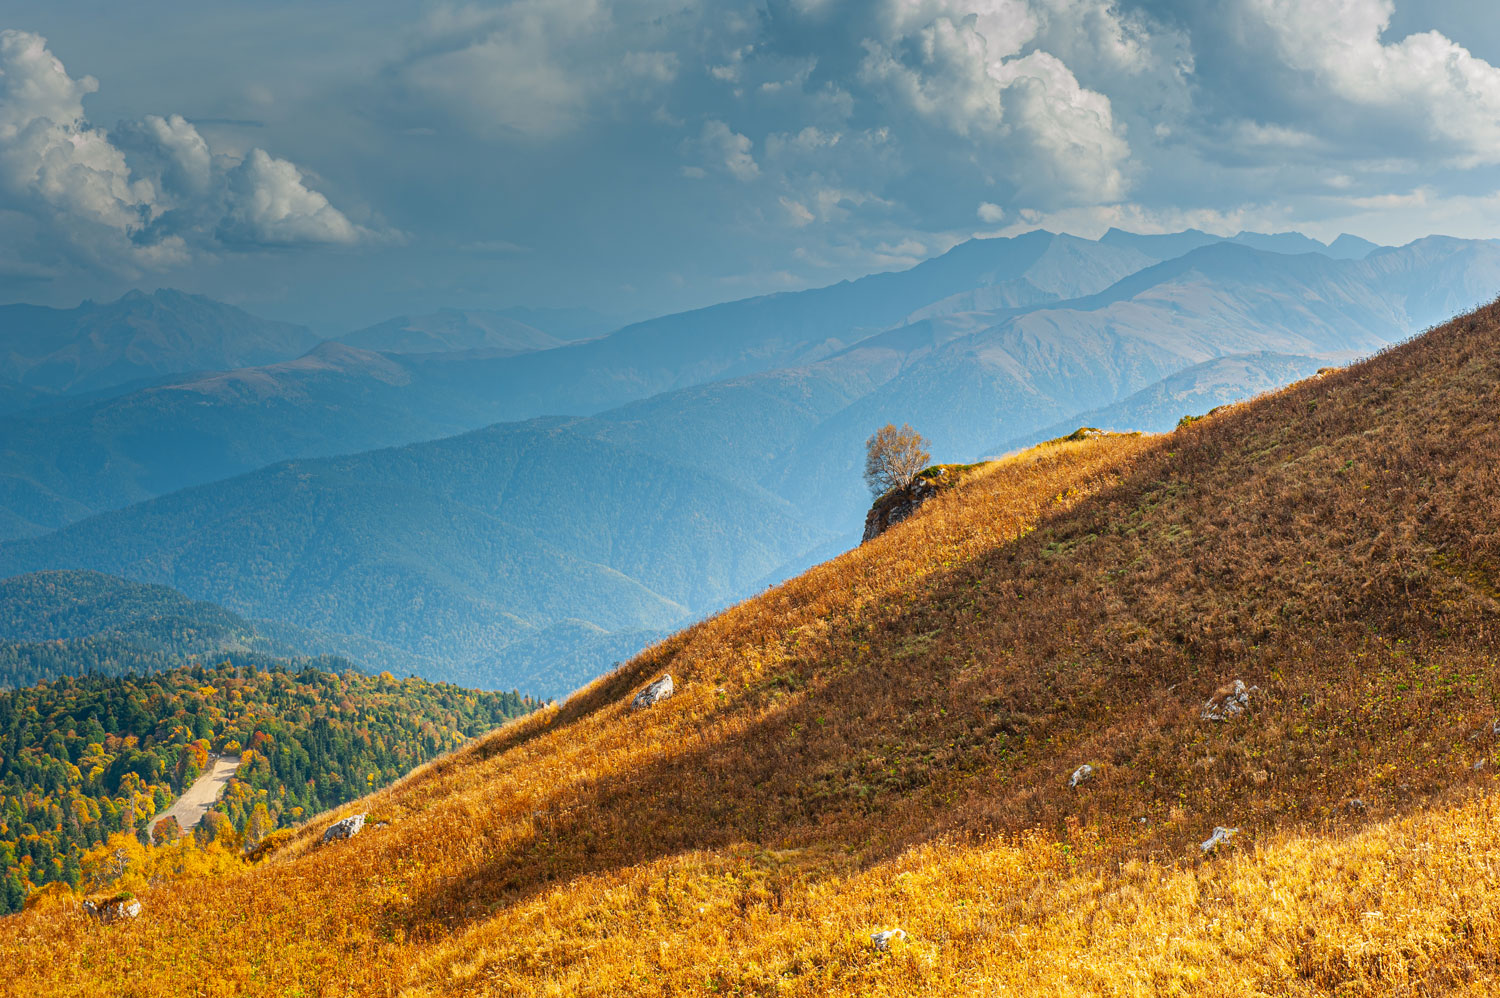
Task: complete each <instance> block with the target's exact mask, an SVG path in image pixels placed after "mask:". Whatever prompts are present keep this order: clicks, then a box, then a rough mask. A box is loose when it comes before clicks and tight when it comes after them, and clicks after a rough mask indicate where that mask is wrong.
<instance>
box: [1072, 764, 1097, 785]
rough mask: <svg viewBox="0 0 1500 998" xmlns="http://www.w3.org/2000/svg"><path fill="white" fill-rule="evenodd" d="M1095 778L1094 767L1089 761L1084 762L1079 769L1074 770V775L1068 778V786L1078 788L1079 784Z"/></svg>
mask: <svg viewBox="0 0 1500 998" xmlns="http://www.w3.org/2000/svg"><path fill="white" fill-rule="evenodd" d="M1093 778H1094V767H1093V766H1090V765H1089V764H1088V763H1084V764H1083V765H1082V766H1079V767H1078V768H1077V769H1075V770H1073V775H1072V776H1071V777H1069V779H1068V786H1070V787H1074V788H1076V787H1077V786H1078V784H1080V783H1082V782H1083V781H1085V780H1091V779H1093Z"/></svg>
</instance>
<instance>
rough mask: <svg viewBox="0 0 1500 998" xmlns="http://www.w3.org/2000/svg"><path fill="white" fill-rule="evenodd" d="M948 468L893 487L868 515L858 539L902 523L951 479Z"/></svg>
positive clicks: (871, 535) (868, 537)
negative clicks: (896, 487)
mask: <svg viewBox="0 0 1500 998" xmlns="http://www.w3.org/2000/svg"><path fill="white" fill-rule="evenodd" d="M948 477H949V476H948V469H946V468H938V469H936V471H934V472H933V473H932V475H930V476H923V477H920V478H914V479H912V481H911V484H910V485H906V486H904V487H902V488H899V489H892V490H891V491H889V492H887V493H886V494H885V495H883V496H881V497H880V498H879V499H876V500H875V505H873V506H871V507H870V511H869V512H868V513H866V514H865V532H864V535H863V536H862V537H860V539H859V542H860V543H861V544H863V543H864V542H865V541H868V540H872V539H874V538H876V537H879V536H880V535H881V534H883V533H885V532H886V531H887V530H889V529H891V528H892V527H894V526H895V525H896V524H898V523H900V522H901V521H902V520H904V519H906V518H907V517H909V516H911V515H912V514H913V513H915V512H916V511H917V510H919V509H921V508H922V504H923V503H924V502H926V501H927V500H929V499H931V498H932V497H933V496H935V495H937V494H938V492H939V491H940V490H941V489H942V487H943V486H944V485H946V484H948V482H947V481H946V479H947V478H948Z"/></svg>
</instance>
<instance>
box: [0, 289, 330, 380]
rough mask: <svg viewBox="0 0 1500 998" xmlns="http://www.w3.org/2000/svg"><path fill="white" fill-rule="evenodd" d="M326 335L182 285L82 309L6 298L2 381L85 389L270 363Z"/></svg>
mask: <svg viewBox="0 0 1500 998" xmlns="http://www.w3.org/2000/svg"><path fill="white" fill-rule="evenodd" d="M317 342H318V337H316V336H314V335H313V333H312V332H311V331H310V330H308V329H306V328H304V327H302V326H295V325H292V324H290V323H286V322H273V321H271V320H269V319H261V318H258V317H256V316H253V315H250V314H249V313H248V312H244V311H242V310H240V309H237V308H235V307H233V306H231V305H225V304H223V303H222V302H216V301H213V300H211V299H208V298H203V297H201V296H199V295H188V294H183V293H182V292H180V291H167V290H163V291H156V292H154V293H152V294H145V293H143V292H140V291H132V292H130V293H129V294H127V295H125V296H124V297H123V298H120V299H119V300H118V301H113V302H106V303H104V304H96V303H94V302H84V303H83V304H82V305H79V306H78V307H77V308H70V309H55V308H46V307H43V306H39V305H0V381H4V382H10V383H14V384H16V385H20V386H22V387H25V388H30V389H35V390H39V391H43V392H52V393H58V392H77V391H86V390H89V389H98V388H107V387H109V386H112V385H121V384H126V383H129V382H132V381H139V380H142V379H150V378H155V377H159V376H161V375H165V374H173V373H177V372H183V371H195V370H205V369H213V370H226V369H230V368H237V367H247V366H252V365H257V364H268V363H273V362H275V361H278V360H285V359H287V358H290V357H295V356H297V355H298V354H301V353H304V352H306V351H307V350H309V349H310V348H312V347H313V346H314V345H316V344H317Z"/></svg>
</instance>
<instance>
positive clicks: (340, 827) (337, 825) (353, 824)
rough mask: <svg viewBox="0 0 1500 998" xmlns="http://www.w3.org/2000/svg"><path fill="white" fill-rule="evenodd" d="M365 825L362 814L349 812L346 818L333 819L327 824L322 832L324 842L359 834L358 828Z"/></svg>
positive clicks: (350, 837) (349, 837)
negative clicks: (333, 820) (331, 822)
mask: <svg viewBox="0 0 1500 998" xmlns="http://www.w3.org/2000/svg"><path fill="white" fill-rule="evenodd" d="M363 827H365V816H364V815H362V814H351V815H350V816H349V817H347V818H343V819H341V820H339V821H335V822H334V823H333V824H331V825H329V826H328V829H327V831H325V832H324V833H323V841H324V842H337V841H338V840H339V839H352V838H354V836H356V835H358V834H359V830H360V829H361V828H363Z"/></svg>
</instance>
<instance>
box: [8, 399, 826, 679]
mask: <svg viewBox="0 0 1500 998" xmlns="http://www.w3.org/2000/svg"><path fill="white" fill-rule="evenodd" d="M575 423H576V421H571V420H557V419H551V420H539V421H533V422H530V423H525V424H512V425H506V426H500V427H494V428H491V429H487V430H481V431H478V432H476V433H470V434H466V435H463V436H460V437H454V438H450V439H446V440H441V441H435V442H432V443H427V444H418V445H413V446H409V447H405V448H397V449H390V450H382V451H375V452H371V453H367V454H361V455H356V456H353V457H347V458H337V459H327V460H322V461H302V462H292V463H287V464H281V465H276V466H274V467H271V468H268V469H265V470H263V471H260V472H256V473H252V474H250V475H244V476H241V477H239V478H235V479H230V480H228V481H223V482H217V483H214V484H212V485H208V486H202V487H198V488H195V489H189V490H185V491H182V492H177V493H173V494H172V495H170V496H165V497H162V498H159V499H155V500H152V501H150V502H147V503H143V504H139V505H137V506H133V507H130V508H129V509H126V510H122V511H118V512H114V513H108V514H104V515H102V516H97V517H93V518H91V519H89V520H85V521H83V522H81V523H78V524H74V525H72V526H70V527H67V528H65V529H63V530H61V531H58V532H56V533H54V534H50V535H48V536H46V537H43V538H39V539H35V540H29V541H18V542H14V543H11V544H7V545H4V546H0V574H9V573H15V572H23V571H28V570H32V569H35V568H40V567H74V568H93V569H96V570H100V571H106V572H109V573H111V574H118V575H122V576H125V577H128V578H133V579H138V580H141V581H149V582H157V583H160V584H165V585H171V586H173V587H174V588H177V589H179V590H181V591H182V592H185V593H187V594H189V595H191V596H193V597H195V598H200V599H211V600H213V601H214V602H217V603H220V604H222V605H223V606H225V607H228V608H229V609H231V610H234V611H236V612H238V613H241V614H242V615H245V616H247V617H269V618H273V619H277V620H284V621H288V622H290V623H292V624H294V625H297V626H298V627H303V628H310V629H312V630H315V631H320V632H326V633H329V634H332V635H338V634H352V635H356V636H361V637H367V638H371V639H374V640H376V641H379V642H382V643H385V644H388V645H391V646H394V647H396V648H399V649H402V650H404V651H406V652H409V653H412V654H415V655H419V656H425V657H427V658H429V659H433V660H436V661H440V662H444V663H446V664H447V668H446V670H445V673H444V675H445V677H446V678H455V677H461V678H465V679H466V680H472V681H475V682H482V683H484V684H485V685H505V684H506V683H511V684H512V685H514V682H513V679H512V677H510V676H503V677H501V676H494V675H487V676H486V675H479V674H476V673H475V671H474V670H475V669H476V668H477V667H478V666H479V665H484V666H485V667H486V668H487V667H488V663H490V662H493V661H494V660H495V658H496V656H497V654H498V653H499V652H500V651H501V650H502V649H503V648H504V647H505V646H506V645H509V644H513V643H515V642H520V641H527V642H530V644H529V645H527V646H526V647H528V648H532V647H534V646H535V645H536V643H537V634H538V632H540V631H543V630H545V629H546V628H548V627H550V626H552V625H554V624H557V623H559V622H563V621H582V622H585V623H586V624H590V625H593V627H595V628H598V629H599V630H600V631H612V632H621V631H638V632H658V631H661V630H665V629H668V628H670V627H673V626H674V625H678V624H681V623H683V622H684V621H686V620H688V619H690V618H691V617H692V616H693V615H695V614H696V613H699V612H702V611H704V610H709V609H713V608H715V607H718V606H720V605H723V604H724V603H726V602H728V601H731V600H733V599H735V598H737V597H738V596H739V595H741V594H742V593H743V592H744V591H745V589H746V587H748V586H750V585H752V584H753V583H754V582H756V581H757V580H759V579H761V578H763V577H765V576H766V574H767V573H768V572H772V571H774V570H775V569H776V567H777V566H779V565H781V564H783V563H785V562H787V561H789V560H792V559H794V558H795V557H796V556H797V555H798V554H799V553H800V552H802V551H804V550H807V549H810V548H812V547H814V546H816V545H817V544H819V543H821V542H822V541H824V540H825V539H826V535H824V534H822V533H820V532H818V531H816V530H814V529H812V528H809V527H808V526H806V525H805V524H803V523H802V522H801V521H800V520H799V519H798V518H797V517H796V515H795V512H794V510H793V509H792V508H791V507H790V506H789V505H788V504H787V503H785V502H783V501H782V500H779V499H776V498H775V497H773V496H771V495H770V494H769V493H767V492H765V491H764V490H759V489H752V488H745V487H743V486H738V485H734V484H732V483H730V482H728V481H726V480H724V479H722V478H719V477H715V476H712V475H710V474H707V473H705V472H702V471H699V470H697V469H694V468H690V467H686V466H683V465H679V464H675V463H672V462H669V461H665V460H662V459H660V458H658V457H655V456H652V455H646V454H642V453H640V452H638V451H635V450H633V449H630V448H627V447H625V446H621V445H615V444H610V443H608V442H607V441H604V440H600V439H597V438H596V437H595V436H593V435H591V434H590V433H589V432H588V427H586V426H585V427H579V426H577V425H575ZM588 642H589V643H590V644H597V643H598V635H597V632H591V633H590V634H589V635H588ZM555 644H556V642H555V640H554V644H553V647H552V653H553V654H561V652H559V651H557V649H556V647H555ZM607 664H608V663H607V662H606V663H589V664H588V665H587V668H589V669H595V668H602V667H603V666H604V665H607Z"/></svg>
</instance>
